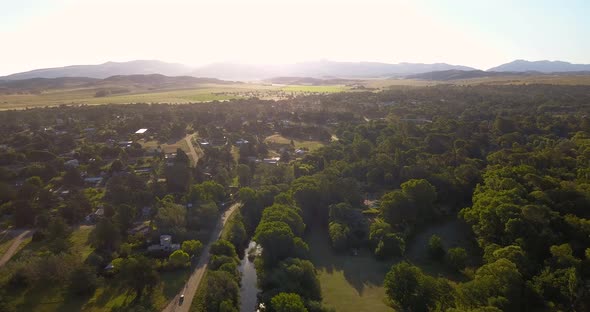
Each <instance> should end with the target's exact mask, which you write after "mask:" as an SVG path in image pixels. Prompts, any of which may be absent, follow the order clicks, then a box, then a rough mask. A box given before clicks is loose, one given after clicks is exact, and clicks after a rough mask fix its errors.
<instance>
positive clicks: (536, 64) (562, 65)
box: [488, 59, 590, 73]
mask: <svg viewBox="0 0 590 312" xmlns="http://www.w3.org/2000/svg"><path fill="white" fill-rule="evenodd" d="M488 71H491V72H532V71H534V72H541V73H559V72H577V71H590V64H572V63H569V62H564V61H548V60H541V61H527V60H522V59H518V60H514V61H512V62H510V63H506V64H502V65H500V66H496V67H493V68H490V69H488Z"/></svg>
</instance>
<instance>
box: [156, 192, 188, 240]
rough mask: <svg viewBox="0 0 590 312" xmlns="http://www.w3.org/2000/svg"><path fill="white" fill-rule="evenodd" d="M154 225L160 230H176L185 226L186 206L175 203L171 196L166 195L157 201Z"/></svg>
mask: <svg viewBox="0 0 590 312" xmlns="http://www.w3.org/2000/svg"><path fill="white" fill-rule="evenodd" d="M158 206H159V207H158V213H157V214H156V225H157V226H158V229H159V230H160V231H162V232H177V231H179V230H184V229H185V227H186V208H185V207H183V206H182V205H179V204H175V203H174V201H173V199H172V197H170V196H167V197H165V198H164V199H162V200H160V202H159V203H158Z"/></svg>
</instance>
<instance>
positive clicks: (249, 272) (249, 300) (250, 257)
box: [239, 241, 260, 312]
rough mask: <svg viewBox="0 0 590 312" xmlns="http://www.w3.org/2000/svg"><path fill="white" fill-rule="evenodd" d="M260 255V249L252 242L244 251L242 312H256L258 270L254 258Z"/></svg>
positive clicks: (241, 292) (240, 268)
mask: <svg viewBox="0 0 590 312" xmlns="http://www.w3.org/2000/svg"><path fill="white" fill-rule="evenodd" d="M258 254H260V247H258V246H257V245H256V242H254V241H251V242H250V243H249V244H248V247H246V250H244V258H243V259H242V260H241V261H240V267H239V270H240V272H241V273H242V285H241V287H240V312H255V311H256V304H257V303H258V302H257V298H256V295H257V294H258V291H259V290H258V287H257V286H256V268H255V267H254V258H255V256H256V255H258Z"/></svg>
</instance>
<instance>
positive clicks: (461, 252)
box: [447, 247, 467, 270]
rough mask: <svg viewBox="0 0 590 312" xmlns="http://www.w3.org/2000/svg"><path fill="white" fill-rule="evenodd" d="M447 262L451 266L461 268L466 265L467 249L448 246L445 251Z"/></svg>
mask: <svg viewBox="0 0 590 312" xmlns="http://www.w3.org/2000/svg"><path fill="white" fill-rule="evenodd" d="M447 262H448V264H449V265H450V266H451V267H452V268H454V269H456V270H463V269H464V268H465V266H466V265H467V251H465V249H464V248H461V247H455V248H450V249H449V250H448V251H447Z"/></svg>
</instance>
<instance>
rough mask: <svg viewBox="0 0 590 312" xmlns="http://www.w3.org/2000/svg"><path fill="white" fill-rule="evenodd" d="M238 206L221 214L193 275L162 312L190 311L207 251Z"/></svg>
mask: <svg viewBox="0 0 590 312" xmlns="http://www.w3.org/2000/svg"><path fill="white" fill-rule="evenodd" d="M240 206H241V204H240V203H235V204H233V205H231V207H229V209H227V210H226V211H225V212H224V213H223V215H222V216H221V218H220V219H219V221H218V222H217V225H216V226H215V229H214V230H213V233H211V239H210V240H209V242H208V243H207V245H205V248H203V253H202V254H201V257H200V259H199V263H198V264H197V266H196V267H195V269H194V271H193V273H192V274H191V276H190V277H189V279H188V282H186V284H185V285H184V287H183V288H182V289H181V290H180V292H179V293H178V294H177V295H176V296H174V298H172V301H170V303H169V304H168V306H166V308H164V310H162V311H163V312H188V311H189V310H190V308H191V304H192V302H193V299H194V297H195V293H196V292H197V288H199V284H200V283H201V279H202V278H203V274H205V271H206V270H207V265H208V263H209V257H210V254H209V249H210V248H211V245H212V244H213V243H214V242H215V241H217V240H218V239H219V237H220V236H221V231H222V230H223V227H224V226H225V223H226V222H227V220H228V219H229V217H230V216H231V215H232V214H233V213H234V211H236V209H238V208H239V207H240ZM182 294H184V302H183V304H182V305H178V299H179V298H180V295H182Z"/></svg>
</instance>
